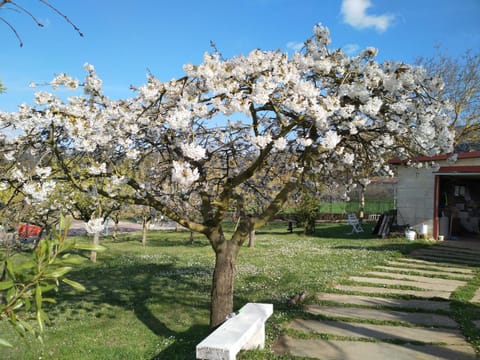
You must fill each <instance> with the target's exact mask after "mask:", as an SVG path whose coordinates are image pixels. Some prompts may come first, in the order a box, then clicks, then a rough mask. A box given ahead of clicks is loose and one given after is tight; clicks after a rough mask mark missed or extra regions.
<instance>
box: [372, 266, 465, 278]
mask: <svg viewBox="0 0 480 360" xmlns="http://www.w3.org/2000/svg"><path fill="white" fill-rule="evenodd" d="M374 268H375V269H381V270H385V271H389V272H395V271H397V272H415V273H418V274H423V275H441V276H448V277H449V278H452V279H471V278H473V277H474V275H473V274H458V273H452V272H448V271H438V270H437V271H434V270H422V269H415V268H402V267H393V266H382V265H377V266H375V267H374Z"/></svg>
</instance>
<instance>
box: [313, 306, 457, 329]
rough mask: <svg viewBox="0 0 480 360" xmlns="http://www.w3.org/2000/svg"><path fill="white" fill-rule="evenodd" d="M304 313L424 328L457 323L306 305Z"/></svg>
mask: <svg viewBox="0 0 480 360" xmlns="http://www.w3.org/2000/svg"><path fill="white" fill-rule="evenodd" d="M305 311H307V312H308V313H310V314H314V315H323V316H329V317H336V318H337V317H338V318H350V319H361V320H377V321H402V322H408V323H411V324H416V325H424V326H443V327H455V326H458V324H457V322H455V321H454V320H453V319H451V318H449V317H448V316H446V315H438V314H433V313H430V314H429V313H420V312H403V311H396V310H384V309H382V310H377V309H367V308H355V307H342V306H321V305H307V306H306V307H305Z"/></svg>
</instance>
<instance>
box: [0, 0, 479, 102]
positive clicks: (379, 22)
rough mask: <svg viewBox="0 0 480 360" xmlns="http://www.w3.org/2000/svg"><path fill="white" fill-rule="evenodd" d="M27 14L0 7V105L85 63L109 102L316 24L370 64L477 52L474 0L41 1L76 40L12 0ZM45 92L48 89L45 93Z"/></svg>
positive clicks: (295, 41)
mask: <svg viewBox="0 0 480 360" xmlns="http://www.w3.org/2000/svg"><path fill="white" fill-rule="evenodd" d="M17 3H19V4H21V5H23V6H25V7H27V8H28V9H29V10H30V11H31V12H32V13H33V14H34V15H35V16H36V17H37V18H38V19H39V20H40V21H41V22H42V23H43V24H44V25H45V26H44V27H43V28H39V27H37V26H36V25H35V23H34V22H33V21H32V20H31V18H29V17H28V16H27V15H25V14H22V13H18V12H15V11H10V10H8V9H6V8H5V7H3V8H0V17H2V18H3V19H4V20H6V21H8V22H10V23H11V24H12V25H14V26H15V29H16V30H17V31H18V33H19V35H20V36H21V38H22V41H23V43H24V45H23V47H21V48H20V47H19V43H18V40H17V39H16V37H15V35H14V34H13V32H12V31H11V30H10V29H9V28H8V27H7V26H6V25H5V24H4V23H3V22H0V38H1V39H2V47H1V51H0V79H1V81H2V82H3V84H4V86H5V87H6V88H7V93H6V94H1V95H0V110H1V111H15V110H16V108H17V105H19V104H20V103H23V102H26V103H32V99H33V92H34V91H38V89H37V90H32V89H30V88H29V87H28V84H29V83H30V82H36V83H42V82H48V81H50V80H51V79H52V77H53V75H54V74H55V73H61V72H66V73H68V74H71V75H74V76H76V77H79V78H82V77H83V74H84V72H83V69H82V65H83V64H84V63H85V62H89V63H91V64H93V65H94V66H95V68H96V70H97V72H98V74H99V76H100V77H101V78H102V79H103V81H104V86H105V93H106V94H107V95H109V96H111V97H112V98H118V97H127V96H130V95H131V94H132V93H131V91H130V90H129V86H130V85H140V84H142V83H143V82H144V81H145V74H146V73H147V71H148V70H149V71H151V72H152V73H153V74H154V75H156V76H157V77H159V78H160V79H161V80H170V79H171V78H173V77H178V76H181V74H182V65H183V64H184V63H199V62H200V61H201V60H202V56H203V54H204V52H206V51H210V50H211V47H210V41H214V42H215V43H216V45H217V48H218V49H219V50H220V52H222V54H223V55H224V57H231V56H234V55H236V54H241V53H244V54H245V53H248V52H249V51H251V50H252V49H254V48H260V49H263V50H276V49H281V50H283V51H293V49H294V48H296V47H297V46H298V45H299V44H301V43H302V42H303V41H304V40H306V39H307V38H308V37H309V36H310V35H311V33H312V28H313V26H314V25H315V24H316V23H322V24H324V25H326V26H327V27H328V28H329V29H330V34H331V37H332V45H331V47H332V48H339V47H342V48H343V49H344V50H346V51H349V52H351V53H352V54H355V53H356V52H358V50H359V49H362V48H365V47H367V46H374V47H377V48H378V49H379V56H378V60H379V61H383V60H399V61H405V62H413V61H414V59H415V58H417V57H418V56H432V55H434V54H435V46H440V47H441V48H442V49H443V50H444V52H446V53H448V54H451V55H452V56H458V55H460V54H462V53H464V52H465V50H467V49H472V50H474V51H478V49H479V48H480V21H478V19H479V18H480V0H456V1H454V0H236V1H233V0H223V1H218V0H215V1H214V0H203V1H195V0H176V1H158V0H136V1H118V0H64V1H61V0H50V3H51V4H52V5H54V6H56V7H57V8H58V9H59V10H61V11H62V12H63V13H65V14H66V15H67V16H68V17H69V18H70V19H71V20H72V21H73V22H74V23H75V24H76V25H77V26H78V27H79V28H80V29H81V31H82V32H83V33H84V34H85V36H84V37H80V36H79V35H78V34H77V33H76V32H75V31H74V30H73V29H72V28H71V27H70V26H69V24H68V23H67V22H65V21H64V20H63V19H62V18H61V17H59V16H58V15H56V14H55V13H54V12H53V11H52V10H51V9H49V8H48V7H46V6H45V5H43V4H42V3H40V2H39V1H32V0H17ZM45 90H47V89H45Z"/></svg>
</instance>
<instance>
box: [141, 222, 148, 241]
mask: <svg viewBox="0 0 480 360" xmlns="http://www.w3.org/2000/svg"><path fill="white" fill-rule="evenodd" d="M147 225H148V220H147V218H146V217H144V218H143V223H142V245H143V246H146V245H147V227H148V226H147Z"/></svg>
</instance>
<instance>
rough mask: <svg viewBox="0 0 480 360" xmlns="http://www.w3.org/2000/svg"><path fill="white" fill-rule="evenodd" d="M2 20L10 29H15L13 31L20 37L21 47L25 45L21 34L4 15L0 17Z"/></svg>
mask: <svg viewBox="0 0 480 360" xmlns="http://www.w3.org/2000/svg"><path fill="white" fill-rule="evenodd" d="M0 20H1V21H3V22H4V23H5V24H6V25H7V26H8V27H9V28H10V30H12V31H13V33H14V34H15V36H16V38H17V39H18V42H19V44H20V47H22V46H23V42H22V38H21V37H20V35H19V34H18V32H17V30H15V27H14V26H13V25H12V24H10V23H9V22H8V21H7V20H5V19H4V18H3V17H0Z"/></svg>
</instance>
